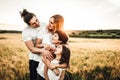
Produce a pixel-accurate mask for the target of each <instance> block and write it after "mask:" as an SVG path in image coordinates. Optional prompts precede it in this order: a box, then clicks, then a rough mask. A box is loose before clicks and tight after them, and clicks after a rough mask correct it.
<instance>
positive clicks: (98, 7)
mask: <svg viewBox="0 0 120 80" xmlns="http://www.w3.org/2000/svg"><path fill="white" fill-rule="evenodd" d="M23 8H26V9H27V10H28V11H30V12H34V13H35V14H36V15H37V16H38V18H39V20H40V21H41V22H46V23H48V20H49V18H50V17H51V16H52V15H54V14H61V15H63V17H64V19H65V25H64V27H65V29H77V30H97V29H120V0H0V24H15V25H18V26H19V28H24V27H23V26H24V25H25V24H24V22H23V20H22V19H21V17H20V15H19V11H21V10H22V9H23ZM0 27H2V26H0ZM11 27H12V26H9V27H7V28H11ZM16 28H18V27H16Z"/></svg>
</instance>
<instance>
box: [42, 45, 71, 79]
mask: <svg viewBox="0 0 120 80" xmlns="http://www.w3.org/2000/svg"><path fill="white" fill-rule="evenodd" d="M54 57H55V58H54V59H53V60H52V61H51V62H50V63H52V64H54V65H57V64H63V63H66V64H67V67H68V66H69V59H70V50H69V48H67V47H66V46H65V45H61V44H60V45H57V47H56V50H55V52H54ZM44 60H45V61H46V62H49V60H48V59H44ZM57 69H58V70H59V72H60V74H59V75H56V74H55V73H54V72H53V70H51V69H49V68H48V67H47V65H45V66H44V76H45V80H63V78H64V75H63V74H62V73H64V70H65V69H64V68H57Z"/></svg>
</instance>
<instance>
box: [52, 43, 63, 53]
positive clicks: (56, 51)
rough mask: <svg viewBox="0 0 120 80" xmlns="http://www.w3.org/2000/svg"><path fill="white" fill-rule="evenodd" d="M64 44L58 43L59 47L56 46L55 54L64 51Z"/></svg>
mask: <svg viewBox="0 0 120 80" xmlns="http://www.w3.org/2000/svg"><path fill="white" fill-rule="evenodd" d="M62 50H63V49H62V45H58V46H57V47H56V50H55V52H54V54H61V53H62Z"/></svg>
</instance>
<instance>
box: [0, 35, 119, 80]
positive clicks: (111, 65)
mask: <svg viewBox="0 0 120 80" xmlns="http://www.w3.org/2000/svg"><path fill="white" fill-rule="evenodd" d="M70 49H71V58H70V69H68V71H69V72H70V73H72V77H73V78H72V80H80V79H83V80H118V79H120V69H119V68H120V39H86V38H70ZM108 75H109V77H108ZM28 77H29V66H28V55H27V48H26V46H25V45H24V43H23V42H22V39H21V34H0V80H28ZM90 78H91V79H90Z"/></svg>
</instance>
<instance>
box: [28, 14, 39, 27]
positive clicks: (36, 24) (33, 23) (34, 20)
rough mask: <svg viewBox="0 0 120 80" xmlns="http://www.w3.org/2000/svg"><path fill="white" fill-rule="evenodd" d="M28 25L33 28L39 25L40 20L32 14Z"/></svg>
mask: <svg viewBox="0 0 120 80" xmlns="http://www.w3.org/2000/svg"><path fill="white" fill-rule="evenodd" d="M30 26H31V27H33V28H37V27H39V26H40V22H39V20H38V19H37V18H36V17H35V16H33V18H32V19H31V20H30Z"/></svg>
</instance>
